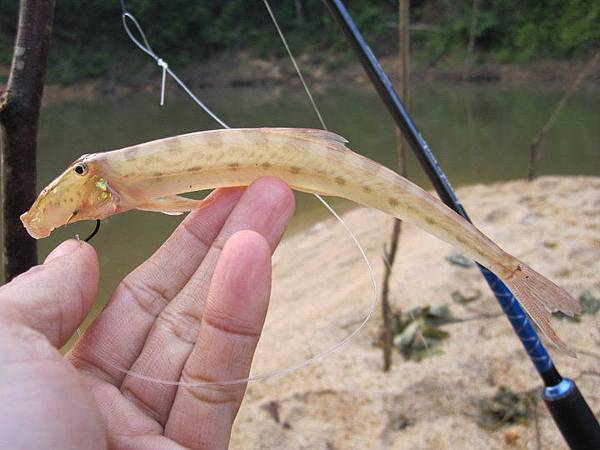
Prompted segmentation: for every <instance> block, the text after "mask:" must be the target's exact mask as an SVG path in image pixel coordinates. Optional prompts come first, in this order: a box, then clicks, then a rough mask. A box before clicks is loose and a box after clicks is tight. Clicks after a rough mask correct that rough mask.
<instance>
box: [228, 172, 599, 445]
mask: <svg viewBox="0 0 600 450" xmlns="http://www.w3.org/2000/svg"><path fill="white" fill-rule="evenodd" d="M458 194H459V198H461V200H462V201H463V203H464V205H465V207H466V209H467V211H469V213H470V215H471V217H472V219H473V222H474V223H475V224H476V225H477V226H478V227H479V228H480V229H481V230H482V231H484V232H485V233H486V234H488V235H489V236H490V237H492V238H493V239H494V240H495V241H496V242H497V243H498V244H500V245H501V246H502V247H503V248H504V249H506V250H507V251H509V252H511V253H512V254H513V255H515V256H517V257H519V258H521V259H523V260H524V261H526V262H527V263H528V264H530V265H531V266H533V267H534V268H536V269H537V270H538V271H540V272H542V273H544V274H546V275H547V276H549V277H550V278H551V279H553V280H554V281H555V282H557V283H558V284H560V285H561V286H563V287H564V288H565V289H567V290H568V291H569V292H570V293H571V294H572V295H574V296H579V295H580V293H581V292H582V291H583V290H585V289H588V290H590V291H591V292H592V293H593V294H594V295H595V296H596V297H598V296H600V178H593V177H543V178H540V179H538V180H537V181H535V182H533V183H527V182H525V181H511V182H506V183H498V184H492V185H474V186H468V187H465V188H461V189H459V190H458ZM344 218H345V220H346V221H347V223H348V225H349V226H350V227H351V229H352V230H354V232H355V233H356V234H357V236H358V237H359V239H360V241H361V243H362V244H363V245H364V247H365V250H366V251H367V254H368V255H369V257H370V259H371V261H372V263H373V265H374V269H375V273H376V278H377V281H378V282H379V281H380V280H381V278H382V274H383V268H384V267H383V262H382V257H381V256H382V248H383V245H384V243H385V242H386V239H387V238H388V236H389V232H390V229H391V223H392V222H391V219H390V218H389V217H387V216H385V215H384V214H382V213H380V212H378V211H375V210H370V209H366V208H356V209H354V210H352V211H350V212H348V213H347V214H345V215H344ZM452 253H455V250H453V249H452V248H451V247H450V246H448V245H447V244H445V243H443V242H441V241H439V240H437V239H436V238H433V237H431V236H429V235H427V234H426V233H424V232H422V231H420V230H419V229H417V228H415V227H413V226H410V225H406V224H405V226H404V229H403V233H402V237H401V244H400V251H399V257H398V263H397V264H396V266H395V268H394V277H393V287H392V294H393V295H392V297H393V298H392V300H393V304H394V307H395V308H397V309H401V310H403V311H407V310H408V309H410V308H413V307H415V306H418V305H425V304H431V305H437V304H441V303H447V304H449V305H450V309H451V312H452V314H453V315H454V317H456V318H461V319H469V318H471V319H473V320H466V321H463V322H459V323H453V324H448V325H444V326H443V329H444V330H446V331H448V332H449V333H450V338H449V339H447V340H446V341H444V344H443V345H442V351H443V353H442V354H441V355H437V356H433V357H430V358H426V359H424V360H423V361H421V362H414V361H406V360H404V359H403V357H402V355H400V353H399V352H397V351H394V361H393V366H392V370H391V371H390V372H387V373H384V372H383V371H382V370H381V366H382V355H381V349H380V348H378V347H377V346H376V345H375V343H376V341H377V336H378V332H379V330H380V327H381V315H380V313H379V307H378V308H377V310H376V313H375V315H374V317H373V318H372V319H371V320H370V321H369V323H368V324H367V326H366V327H365V329H364V330H363V331H362V332H361V333H360V334H359V335H358V336H356V337H355V338H354V339H352V340H351V341H350V342H349V344H348V345H346V346H345V347H344V348H343V349H342V350H340V351H339V352H337V353H335V354H334V355H332V356H330V357H328V358H327V359H325V360H324V361H321V362H318V363H316V364H314V365H312V366H310V367H308V368H305V369H302V370H298V371H296V372H294V373H292V374H289V375H284V376H279V377H274V378H271V379H269V380H267V381H260V382H254V383H250V385H249V387H248V394H247V396H246V398H245V400H244V403H243V405H242V407H241V409H240V412H239V416H238V418H237V420H236V423H235V425H234V429H233V432H232V441H231V448H233V449H275V448H277V449H281V448H285V449H309V448H310V449H349V448H352V449H353V448H357V449H358V448H360V449H450V448H452V449H481V448H491V449H500V448H518V449H525V448H529V449H535V448H538V447H537V445H538V444H537V440H538V439H539V441H540V443H541V448H544V449H553V448H557V449H558V448H566V445H565V444H564V442H563V440H562V437H561V435H560V434H559V432H558V430H557V428H556V427H555V425H554V423H553V421H552V419H551V418H550V416H549V414H548V412H547V411H546V408H545V406H544V405H543V403H541V402H539V403H538V408H537V411H538V429H539V432H538V433H536V426H535V423H534V421H531V422H530V423H528V424H517V425H507V426H504V427H501V428H499V429H497V430H495V431H487V430H484V429H482V428H480V427H479V426H478V425H477V415H478V409H477V404H478V402H479V401H480V400H481V399H485V398H488V397H490V396H492V395H494V394H495V392H496V391H497V389H498V387H499V386H501V385H505V386H508V387H509V388H510V389H512V390H513V391H515V392H519V393H521V392H525V391H529V390H532V389H538V390H539V389H540V388H541V386H542V384H541V380H540V378H539V377H538V375H537V373H536V372H535V369H534V368H533V366H532V364H531V363H530V362H529V360H528V358H527V357H526V353H525V351H524V350H523V348H522V346H521V344H520V342H519V341H518V340H517V339H516V337H515V335H514V333H513V331H512V329H511V327H510V325H509V323H508V321H507V320H506V318H505V317H503V316H500V317H492V318H487V317H481V316H482V315H483V316H485V315H492V316H493V315H495V314H496V313H498V312H499V311H500V308H499V306H498V304H497V303H496V301H495V300H494V299H493V297H492V296H491V294H490V291H489V289H487V287H486V285H485V284H484V282H483V281H482V278H481V276H480V275H479V273H478V271H477V269H476V268H474V267H471V268H466V269H465V268H461V267H458V266H456V265H452V264H450V263H449V262H448V261H447V260H446V259H445V258H446V257H447V256H448V255H450V254H452ZM370 289H371V288H370V285H369V279H368V276H367V275H366V269H365V265H364V263H363V262H362V260H361V258H360V255H359V254H358V252H357V250H356V249H355V248H354V247H353V244H352V242H351V241H350V239H349V238H348V237H347V236H345V235H344V233H343V231H342V229H341V227H339V226H338V225H335V220H334V219H331V220H327V221H325V222H322V223H319V224H317V225H316V226H315V227H313V228H312V229H310V230H307V231H306V232H304V233H301V234H297V235H294V236H291V237H289V238H287V239H285V240H284V242H283V243H282V244H281V247H280V248H279V249H278V250H277V252H276V254H275V256H274V286H273V296H272V300H271V301H272V303H271V308H270V311H269V316H268V319H267V328H266V332H265V335H264V337H263V339H262V340H261V344H260V346H259V349H258V352H257V359H256V362H255V365H254V367H253V374H255V375H260V374H262V373H265V372H268V371H270V370H273V369H276V368H281V367H286V366H289V365H290V364H293V363H294V362H298V361H300V360H303V359H304V358H306V357H309V356H311V355H314V354H315V353H318V352H319V351H321V350H324V349H325V348H327V347H328V346H331V345H332V344H334V343H335V342H336V341H338V340H340V339H342V338H343V337H344V336H346V335H348V334H349V333H350V332H351V331H352V330H353V329H354V328H356V326H357V325H358V323H359V321H360V320H361V318H362V317H363V316H364V315H365V313H366V311H367V309H368V304H369V301H370V298H371V296H372V294H371V291H370ZM456 289H460V290H461V291H463V292H468V291H469V290H471V291H472V290H474V289H479V290H481V291H482V293H483V296H482V298H481V299H479V300H477V301H475V302H472V303H470V304H468V305H466V306H465V305H461V304H457V303H455V302H453V301H452V299H451V297H450V293H451V292H452V291H454V290H456ZM554 323H555V328H556V329H557V331H558V333H559V334H560V335H561V336H562V337H563V338H564V339H565V340H566V342H568V343H569V344H570V345H571V346H572V347H574V348H575V349H576V350H579V351H580V354H579V357H578V359H571V358H569V357H567V356H565V355H563V354H561V353H559V352H557V351H555V350H554V349H551V353H552V355H553V357H554V359H555V362H556V365H557V367H558V368H559V370H560V371H561V372H562V373H563V374H564V375H566V376H569V377H571V378H574V379H576V380H577V383H578V385H579V388H580V390H581V391H582V392H583V394H584V396H585V397H586V398H587V400H588V402H589V403H590V405H591V407H592V409H593V411H594V412H595V413H596V415H597V416H598V415H599V414H600V389H599V388H600V378H599V377H598V375H600V373H599V371H598V359H599V358H600V356H596V357H594V356H593V354H595V355H600V325H599V324H600V314H599V315H596V316H592V315H584V316H582V321H581V322H580V323H573V322H569V321H566V320H555V321H554ZM589 353H591V354H589ZM594 371H595V372H596V373H595V374H594V373H593V372H594Z"/></svg>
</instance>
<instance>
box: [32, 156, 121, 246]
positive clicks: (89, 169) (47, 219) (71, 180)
mask: <svg viewBox="0 0 600 450" xmlns="http://www.w3.org/2000/svg"><path fill="white" fill-rule="evenodd" d="M92 156H93V155H84V156H82V157H81V158H79V159H78V160H76V161H75V162H73V163H72V164H71V165H70V166H69V167H68V168H67V170H65V171H64V172H63V173H62V174H61V175H60V176H59V177H58V178H56V179H55V180H54V181H52V183H50V184H49V185H48V186H47V187H45V188H44V189H43V190H42V192H40V195H39V196H38V198H37V199H36V200H35V202H34V203H33V205H32V206H31V208H30V209H29V211H27V212H26V213H24V214H22V215H21V222H23V225H24V226H25V228H26V229H27V232H28V233H29V234H30V235H31V236H32V237H34V238H35V239H41V238H45V237H48V236H49V235H50V233H52V231H53V230H54V229H55V228H58V227H60V226H62V225H66V224H69V223H73V222H77V221H80V220H90V219H103V218H105V217H108V216H110V215H112V214H114V213H115V212H116V211H117V207H118V195H117V194H116V192H114V191H113V189H111V187H110V186H109V184H108V182H107V180H106V179H104V178H103V177H102V176H101V174H100V171H99V170H98V169H99V165H98V163H97V161H94V159H93V158H92Z"/></svg>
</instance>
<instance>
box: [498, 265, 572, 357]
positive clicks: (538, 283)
mask: <svg viewBox="0 0 600 450" xmlns="http://www.w3.org/2000/svg"><path fill="white" fill-rule="evenodd" d="M503 281H504V282H505V283H506V285H507V286H508V287H509V289H510V290H511V291H512V293H513V294H514V295H515V297H517V299H518V300H519V303H521V305H522V306H523V308H525V311H527V313H528V314H529V316H530V317H531V319H532V320H533V322H534V323H535V324H536V325H537V326H538V327H539V328H540V330H542V332H543V333H544V334H545V335H546V336H547V337H548V338H549V339H550V340H551V341H552V342H553V343H554V344H555V345H556V346H557V347H558V348H559V349H561V350H562V351H564V352H565V353H567V354H568V355H570V356H573V357H575V356H576V354H575V352H574V351H573V350H571V349H570V348H569V347H568V346H567V344H565V343H564V342H563V341H562V340H561V339H560V338H559V337H558V335H557V334H556V333H555V331H554V329H553V328H552V325H550V319H551V317H552V313H553V312H556V311H561V312H563V313H564V314H566V315H567V316H569V317H573V315H574V314H579V313H580V312H581V305H580V304H579V302H578V301H577V300H575V299H574V298H573V297H571V296H570V295H569V294H568V293H567V292H566V291H565V290H564V289H562V288H560V287H558V286H557V285H555V284H554V283H553V282H552V281H550V280H549V279H547V278H546V277H544V276H543V275H541V274H539V273H538V272H536V271H535V270H533V269H532V268H531V267H528V266H526V265H525V264H519V266H518V269H517V270H516V271H515V272H514V273H513V274H512V275H511V276H510V277H509V278H507V279H506V280H503Z"/></svg>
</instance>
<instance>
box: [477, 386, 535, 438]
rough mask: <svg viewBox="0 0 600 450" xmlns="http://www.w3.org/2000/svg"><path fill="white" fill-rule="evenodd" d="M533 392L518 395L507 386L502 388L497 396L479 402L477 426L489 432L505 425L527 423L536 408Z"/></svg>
mask: <svg viewBox="0 0 600 450" xmlns="http://www.w3.org/2000/svg"><path fill="white" fill-rule="evenodd" d="M535 402H536V397H535V394H534V393H533V392H525V393H522V394H517V393H515V392H513V391H512V390H511V389H510V388H508V387H506V386H500V388H498V391H497V392H496V394H495V395H494V396H493V397H492V398H489V399H484V400H481V401H480V402H479V417H478V420H477V424H478V425H479V426H480V427H482V428H485V429H487V430H497V429H498V428H500V427H502V426H504V425H510V424H515V423H527V422H528V421H529V420H530V419H531V417H532V415H533V411H534V408H535Z"/></svg>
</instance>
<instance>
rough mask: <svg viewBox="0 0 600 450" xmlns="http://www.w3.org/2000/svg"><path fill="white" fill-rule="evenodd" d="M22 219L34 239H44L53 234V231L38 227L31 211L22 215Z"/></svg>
mask: <svg viewBox="0 0 600 450" xmlns="http://www.w3.org/2000/svg"><path fill="white" fill-rule="evenodd" d="M20 219H21V222H22V223H23V226H24V227H25V229H26V230H27V232H28V233H29V235H30V236H31V237H32V238H34V239H42V238H45V237H48V236H50V233H52V229H49V228H46V227H40V226H37V225H36V223H35V222H36V221H37V220H36V219H35V218H32V217H31V214H30V213H29V211H28V212H25V213H23V214H21V217H20Z"/></svg>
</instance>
